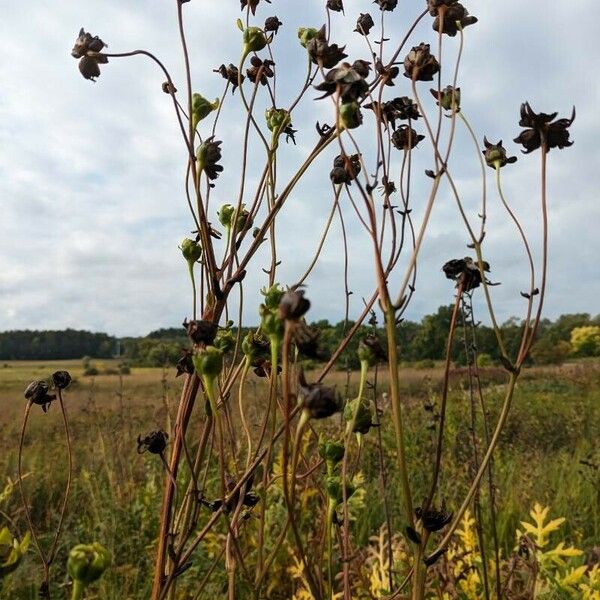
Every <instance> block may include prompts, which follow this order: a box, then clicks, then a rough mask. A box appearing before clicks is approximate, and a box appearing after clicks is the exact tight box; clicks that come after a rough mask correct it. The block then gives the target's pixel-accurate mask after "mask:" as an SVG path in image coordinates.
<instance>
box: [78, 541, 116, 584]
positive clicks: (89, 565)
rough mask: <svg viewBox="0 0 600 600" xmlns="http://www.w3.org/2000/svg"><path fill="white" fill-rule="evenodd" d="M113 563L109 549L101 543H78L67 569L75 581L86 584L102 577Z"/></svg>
mask: <svg viewBox="0 0 600 600" xmlns="http://www.w3.org/2000/svg"><path fill="white" fill-rule="evenodd" d="M110 563H111V557H110V553H109V551H108V550H107V549H106V548H105V547H104V546H102V545H101V544H99V543H98V542H94V543H93V544H77V546H75V547H74V548H73V549H72V550H71V552H69V558H68V560H67V571H68V573H69V575H70V576H71V577H72V579H73V581H75V582H79V583H80V584H83V585H84V586H86V585H89V584H90V583H93V582H94V581H96V580H98V579H100V577H101V576H102V574H103V573H104V571H106V569H108V567H109V566H110Z"/></svg>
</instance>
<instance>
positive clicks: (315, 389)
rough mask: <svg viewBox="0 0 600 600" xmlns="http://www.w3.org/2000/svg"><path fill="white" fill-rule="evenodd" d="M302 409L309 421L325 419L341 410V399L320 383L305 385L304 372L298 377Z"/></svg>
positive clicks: (333, 390)
mask: <svg viewBox="0 0 600 600" xmlns="http://www.w3.org/2000/svg"><path fill="white" fill-rule="evenodd" d="M298 383H299V385H300V392H301V393H302V408H303V409H304V411H305V412H306V414H307V415H308V416H309V417H310V418H311V419H325V418H327V417H330V416H331V415H333V414H335V413H336V412H339V411H340V410H341V409H342V399H341V398H340V395H339V394H338V393H337V390H336V389H335V388H332V387H328V386H325V385H323V384H321V383H307V381H306V378H305V377H304V372H303V371H300V374H299V375H298Z"/></svg>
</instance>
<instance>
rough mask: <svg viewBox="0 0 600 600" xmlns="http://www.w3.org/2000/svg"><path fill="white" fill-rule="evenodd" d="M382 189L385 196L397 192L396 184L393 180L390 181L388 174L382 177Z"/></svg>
mask: <svg viewBox="0 0 600 600" xmlns="http://www.w3.org/2000/svg"><path fill="white" fill-rule="evenodd" d="M380 189H381V193H382V194H383V195H384V196H391V195H392V194H394V193H396V184H395V183H394V182H393V181H390V180H389V179H388V176H387V175H384V176H383V177H382V178H381V186H380Z"/></svg>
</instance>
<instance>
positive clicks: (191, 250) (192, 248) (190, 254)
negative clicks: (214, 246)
mask: <svg viewBox="0 0 600 600" xmlns="http://www.w3.org/2000/svg"><path fill="white" fill-rule="evenodd" d="M180 248H181V254H183V258H185V260H186V261H187V263H188V265H190V266H191V265H193V264H194V263H197V262H198V261H199V260H200V257H201V256H202V246H200V244H199V243H198V242H196V241H194V240H190V239H189V238H185V240H183V242H181V246H180Z"/></svg>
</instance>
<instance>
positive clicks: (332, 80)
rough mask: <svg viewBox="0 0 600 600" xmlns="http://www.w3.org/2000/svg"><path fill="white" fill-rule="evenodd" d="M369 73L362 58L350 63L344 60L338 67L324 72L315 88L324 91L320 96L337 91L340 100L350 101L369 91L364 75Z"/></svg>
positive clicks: (362, 96) (361, 96)
mask: <svg viewBox="0 0 600 600" xmlns="http://www.w3.org/2000/svg"><path fill="white" fill-rule="evenodd" d="M368 75H369V64H368V63H367V62H366V61H364V60H356V61H354V63H353V64H352V65H351V64H350V63H347V62H344V63H342V64H341V65H340V66H339V67H335V68H334V69H331V70H330V71H328V72H327V73H326V74H325V79H324V81H323V82H322V83H320V84H319V85H316V86H315V89H316V90H318V91H320V92H324V94H323V95H322V96H320V97H319V99H320V98H326V97H327V96H331V95H332V94H334V93H336V92H338V93H339V94H340V98H341V100H342V102H351V101H352V100H359V99H360V98H364V97H365V96H366V94H367V92H368V91H369V85H368V84H367V82H366V81H365V77H367V76H368Z"/></svg>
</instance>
